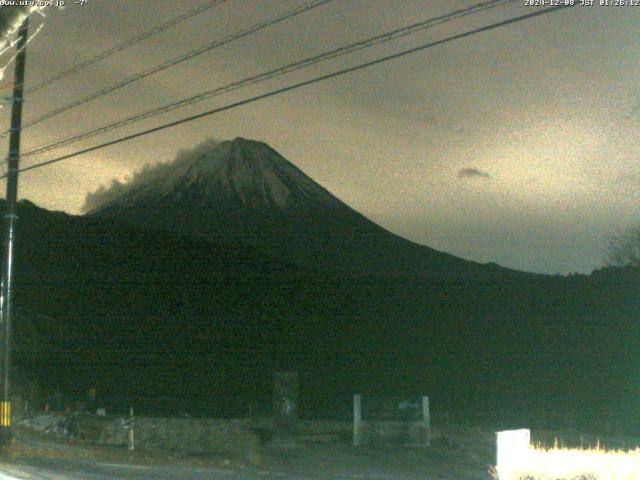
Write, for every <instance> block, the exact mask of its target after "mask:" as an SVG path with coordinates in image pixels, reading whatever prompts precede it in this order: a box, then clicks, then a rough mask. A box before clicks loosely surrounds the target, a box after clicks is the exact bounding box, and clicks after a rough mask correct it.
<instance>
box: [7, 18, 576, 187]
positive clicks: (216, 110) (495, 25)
mask: <svg viewBox="0 0 640 480" xmlns="http://www.w3.org/2000/svg"><path fill="white" fill-rule="evenodd" d="M570 6H571V5H559V6H557V7H549V8H545V9H541V10H536V11H535V12H532V13H528V14H525V15H520V16H518V17H512V18H509V19H507V20H502V21H500V22H496V23H492V24H490V25H486V26H484V27H479V28H475V29H473V30H469V31H466V32H464V33H459V34H456V35H452V36H449V37H446V38H444V39H441V40H436V41H434V42H429V43H426V44H422V45H420V46H417V47H413V48H410V49H408V50H403V51H401V52H398V53H394V54H391V55H387V56H385V57H381V58H378V59H376V60H372V61H369V62H365V63H361V64H359V65H356V66H353V67H349V68H346V69H343V70H338V71H336V72H332V73H329V74H326V75H321V76H319V77H315V78H312V79H310V80H305V81H303V82H299V83H295V84H293V85H289V86H287V87H283V88H279V89H276V90H272V91H270V92H267V93H263V94H261V95H256V96H254V97H251V98H247V99H245V100H240V101H238V102H234V103H230V104H228V105H225V106H223V107H218V108H214V109H213V110H208V111H206V112H202V113H199V114H197V115H192V116H189V117H185V118H182V119H180V120H176V121H174V122H170V123H166V124H164V125H160V126H158V127H154V128H150V129H148V130H143V131H141V132H137V133H134V134H131V135H127V136H124V137H121V138H118V139H115V140H111V141H109V142H105V143H102V144H99V145H95V146H93V147H89V148H85V149H83V150H78V151H76V152H73V153H69V154H67V155H63V156H60V157H57V158H53V159H51V160H47V161H44V162H40V163H37V164H35V165H31V166H29V167H24V168H21V169H20V172H26V171H29V170H35V169H37V168H41V167H44V166H47V165H51V164H53V163H58V162H61V161H63V160H67V159H69V158H73V157H77V156H79V155H83V154H85V153H89V152H94V151H96V150H101V149H103V148H106V147H110V146H112V145H116V144H119V143H123V142H126V141H129V140H133V139H135V138H138V137H142V136H145V135H149V134H151V133H155V132H159V131H161V130H166V129H168V128H171V127H175V126H177V125H181V124H183V123H188V122H192V121H194V120H198V119H200V118H204V117H208V116H211V115H214V114H216V113H220V112H224V111H227V110H231V109H233V108H237V107H241V106H243V105H247V104H249V103H253V102H256V101H258V100H264V99H266V98H269V97H273V96H275V95H280V94H282V93H285V92H289V91H292V90H297V89H298V88H302V87H306V86H308V85H313V84H315V83H319V82H322V81H324V80H328V79H331V78H335V77H339V76H342V75H346V74H348V73H351V72H355V71H357V70H362V69H364V68H367V67H371V66H373V65H378V64H380V63H383V62H387V61H389V60H394V59H397V58H401V57H404V56H406V55H410V54H412V53H416V52H419V51H422V50H426V49H428V48H432V47H436V46H438V45H442V44H445V43H449V42H452V41H454V40H459V39H461V38H466V37H470V36H472V35H476V34H478V33H482V32H486V31H489V30H494V29H496V28H499V27H504V26H507V25H511V24H513V23H516V22H520V21H523V20H528V19H530V18H534V17H539V16H541V15H545V14H547V13H551V12H555V11H559V10H562V9H565V8H568V7H570ZM4 177H6V175H3V176H1V177H0V178H4Z"/></svg>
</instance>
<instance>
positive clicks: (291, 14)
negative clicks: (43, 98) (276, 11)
mask: <svg viewBox="0 0 640 480" xmlns="http://www.w3.org/2000/svg"><path fill="white" fill-rule="evenodd" d="M331 1H332V0H314V1H313V2H311V3H309V4H306V5H302V6H300V7H298V8H295V9H293V10H290V11H287V12H285V13H283V14H281V15H278V16H276V17H272V18H270V19H268V20H267V21H265V22H262V23H258V24H254V25H252V26H251V27H249V28H246V29H244V30H240V31H238V32H236V33H232V34H231V35H228V36H226V37H224V38H223V39H221V40H216V41H214V42H211V43H208V44H206V45H204V46H202V47H199V48H197V49H195V50H192V51H190V52H187V53H185V54H183V55H180V56H178V57H176V58H174V59H171V60H169V61H167V62H164V63H162V64H160V65H156V66H155V67H152V68H150V69H148V70H145V71H143V72H140V73H137V74H135V75H133V76H131V77H128V78H126V79H124V80H121V81H119V82H117V83H115V84H113V85H110V86H108V87H106V88H103V89H101V90H98V91H97V92H94V93H92V94H90V95H88V96H86V97H83V98H81V99H79V100H76V101H74V102H71V103H69V104H67V105H64V106H62V107H60V108H57V109H55V110H52V111H50V112H47V113H45V114H44V115H42V116H40V117H37V118H36V119H34V120H31V121H30V122H28V123H27V124H26V125H23V127H22V129H23V130H24V129H25V128H29V127H32V126H33V125H37V124H38V123H40V122H43V121H44V120H47V119H49V118H51V117H54V116H56V115H59V114H60V113H63V112H66V111H68V110H71V109H73V108H75V107H78V106H80V105H83V104H85V103H87V102H90V101H91V100H95V99H96V98H99V97H102V96H103V95H106V94H108V93H111V92H114V91H116V90H118V89H120V88H123V87H125V86H127V85H129V84H131V83H134V82H137V81H138V80H142V79H143V78H146V77H149V76H151V75H153V74H155V73H158V72H161V71H162V70H165V69H167V68H170V67H173V66H175V65H178V64H180V63H182V62H185V61H187V60H190V59H192V58H194V57H197V56H198V55H201V54H203V53H206V52H209V51H211V50H213V49H215V48H217V47H221V46H223V45H226V44H228V43H231V42H233V41H235V40H238V39H240V38H243V37H246V36H248V35H251V34H253V33H256V32H258V31H260V30H263V29H265V28H267V27H269V26H271V25H275V24H277V23H280V22H283V21H285V20H287V19H289V18H292V17H295V16H297V15H301V14H303V13H305V12H308V11H310V10H312V9H314V8H317V7H320V6H321V5H324V4H326V3H329V2H331ZM8 134H9V130H7V131H5V132H2V133H0V138H1V137H4V136H6V135H8Z"/></svg>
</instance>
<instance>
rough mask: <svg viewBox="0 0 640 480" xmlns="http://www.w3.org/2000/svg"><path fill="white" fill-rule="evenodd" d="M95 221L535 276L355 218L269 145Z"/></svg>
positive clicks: (180, 174)
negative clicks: (428, 244) (465, 256)
mask: <svg viewBox="0 0 640 480" xmlns="http://www.w3.org/2000/svg"><path fill="white" fill-rule="evenodd" d="M192 152H193V155H191V156H185V157H183V158H179V159H178V160H176V161H175V162H174V163H173V164H172V165H170V166H167V167H166V168H163V172H164V173H163V175H162V176H158V177H156V178H154V179H151V180H147V181H145V182H142V183H141V184H138V185H135V186H133V187H132V188H131V189H130V190H129V191H128V192H126V193H125V194H124V195H122V196H120V197H116V198H115V199H113V200H111V201H110V202H107V203H106V204H105V205H103V206H101V207H99V208H96V209H93V210H91V211H90V212H88V213H87V215H88V216H99V217H113V218H117V219H120V220H126V221H129V222H131V223H134V224H137V225H141V226H143V227H146V228H153V229H159V230H170V231H179V232H183V233H185V234H187V235H192V236H197V237H202V238H207V239H209V240H215V241H230V240H234V241H240V242H242V243H247V244H249V245H252V246H254V247H256V248H259V249H261V250H262V251H263V252H265V253H266V254H268V255H270V256H275V257H284V258H286V259H287V260H288V261H292V262H293V263H295V264H299V265H301V266H304V267H308V268H316V269H320V270H323V269H324V270H330V271H341V272H361V273H373V274H388V275H392V276H398V275H400V276H403V275H408V276H419V277H430V278H435V277H438V278H461V277H465V276H495V275H498V276H499V275H507V276H511V275H518V276H521V275H535V274H529V273H526V272H517V271H515V270H510V269H507V268H505V267H501V266H498V265H496V264H480V263H476V262H473V261H470V260H465V259H461V258H459V257H456V256H454V255H451V254H449V253H445V252H440V251H437V250H434V249H432V248H429V247H426V246H423V245H419V244H417V243H415V242H411V241H410V240H407V239H404V238H402V237H400V236H399V235H396V234H394V233H392V232H390V231H388V230H386V229H385V228H383V227H381V226H380V225H377V224H376V223H374V222H372V221H371V220H369V219H367V218H366V217H365V216H364V215H362V214H361V213H359V212H357V211H356V210H354V209H353V208H351V207H350V206H348V205H347V204H345V203H344V202H342V201H341V200H340V199H338V198H336V197H335V196H333V195H332V194H331V193H330V192H329V191H328V190H327V189H326V188H324V187H322V186H321V185H319V184H318V183H317V182H315V181H314V180H313V179H311V178H310V177H308V176H307V175H306V174H305V173H304V172H303V171H302V170H301V169H299V168H298V167H296V166H295V165H294V164H292V163H291V162H289V161H288V160H286V159H285V158H284V157H282V156H281V155H280V154H279V153H278V152H277V151H276V150H274V149H273V148H271V147H270V146H269V145H267V144H266V143H264V142H257V141H253V140H247V139H244V138H241V137H237V138H235V139H234V140H231V141H223V142H219V143H216V144H213V143H212V144H209V145H204V146H203V147H200V148H199V149H198V148H197V149H194V150H193V151H192Z"/></svg>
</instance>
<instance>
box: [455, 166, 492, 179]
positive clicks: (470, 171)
mask: <svg viewBox="0 0 640 480" xmlns="http://www.w3.org/2000/svg"><path fill="white" fill-rule="evenodd" d="M458 178H471V179H473V178H491V175H489V174H488V173H487V172H485V171H483V170H480V169H478V168H471V167H465V168H461V169H460V170H458Z"/></svg>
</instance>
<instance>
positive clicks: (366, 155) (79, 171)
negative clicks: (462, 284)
mask: <svg viewBox="0 0 640 480" xmlns="http://www.w3.org/2000/svg"><path fill="white" fill-rule="evenodd" d="M201 3H203V1H202V0H181V1H179V2H176V1H173V0H136V1H133V2H132V1H125V0H89V2H88V3H87V4H86V5H84V6H79V5H76V4H74V1H72V0H68V1H67V7H66V8H64V9H63V10H49V11H47V18H46V19H45V22H46V24H45V26H44V28H43V29H42V30H41V31H40V33H39V34H38V36H37V37H35V38H34V39H33V41H32V42H31V43H30V45H29V50H28V60H27V83H28V85H33V84H35V83H38V82H40V81H42V80H45V79H47V78H49V77H51V76H53V75H55V74H56V73H57V72H60V71H61V70H64V69H66V68H68V67H70V66H71V65H73V64H74V63H77V62H79V61H82V60H83V59H86V58H89V57H90V56H92V55H94V54H96V53H98V52H100V51H103V50H105V49H108V48H110V47H113V46H114V45H117V44H118V43H120V42H122V41H124V40H126V39H128V38H130V37H133V36H135V35H136V34H137V33H140V32H141V31H144V30H148V29H150V28H152V27H153V26H155V25H157V24H159V23H162V22H163V21H166V20H167V19H169V18H171V17H173V16H177V15H179V14H180V13H181V12H183V11H186V10H188V9H190V8H193V7H195V6H197V5H199V4H201ZM303 3H305V2H303V1H301V0H277V1H276V0H229V1H227V2H225V3H224V4H222V5H221V6H217V7H215V8H213V9H211V10H209V11H207V12H206V13H204V14H201V15H199V16H198V17H196V18H193V19H190V20H188V21H186V22H184V23H182V24H180V25H179V26H177V27H174V28H172V29H169V30H168V31H166V32H164V33H162V34H160V35H157V36H154V37H153V38H150V39H147V40H145V41H143V42H140V43H138V44H137V45H136V46H134V47H132V48H129V49H127V50H125V51H122V52H120V53H118V54H115V55H113V56H111V57H109V58H108V59H106V60H104V61H102V62H100V63H97V64H96V65H94V66H91V67H89V68H86V69H84V70H83V71H82V73H81V74H77V75H74V76H72V77H69V78H66V79H65V80H63V81H61V82H58V83H54V84H52V85H51V86H49V87H47V88H45V89H42V90H40V91H39V92H36V93H34V94H33V95H31V96H28V97H27V98H26V103H25V107H24V119H25V122H28V121H29V119H33V118H35V117H37V116H39V115H42V114H43V113H46V112H48V111H49V110H51V109H53V108H57V107H59V106H62V105H64V104H66V103H68V102H71V101H73V100H74V99H77V98H79V97H81V96H84V95H87V94H90V93H92V92H94V91H95V90H97V89H99V88H101V87H105V86H108V85H110V84H112V83H114V82H116V81H118V80H119V79H122V78H125V77H127V76H130V75H132V74H135V73H137V72H139V71H142V70H144V69H147V68H150V67H152V66H154V65H156V64H159V63H162V62H163V61H165V60H168V59H170V58H173V57H175V56H176V55H179V54H180V53H184V52H186V51H188V50H191V49H193V48H195V47H198V46H200V45H204V44H205V43H207V42H210V41H212V40H214V39H216V38H222V37H224V36H226V35H228V34H230V33H233V32H235V31H237V30H240V29H242V28H246V27H248V26H250V25H252V24H254V23H256V22H259V21H261V20H262V19H266V18H267V17H270V16H273V15H275V14H278V13H280V12H284V11H286V10H288V9H291V8H292V7H293V6H296V5H301V4H303ZM474 3H476V2H473V1H469V0H333V1H332V2H330V3H329V4H327V5H324V6H322V7H319V8H317V9H315V10H313V11H311V12H309V13H306V14H304V15H302V16H298V17H296V18H294V19H291V20H288V21H285V22H283V23H281V24H280V25H278V26H275V27H271V28H268V29H266V30H263V31H262V32H260V33H258V34H255V35H251V36H249V37H247V38H244V39H242V40H239V41H237V42H234V43H232V44H230V45H227V46H224V47H222V48H219V49H216V50H214V51H212V52H209V53H207V54H204V55H202V56H200V57H198V58H196V59H194V60H191V61H189V62H187V63H183V64H181V65H180V66H177V67H173V68H170V69H168V70H165V71H164V72H162V73H160V74H157V75H154V76H151V77H149V78H147V79H145V80H143V81H140V82H136V83H134V84H132V85H129V86H127V87H125V88H123V89H121V90H119V91H118V92H114V93H113V94H110V95H106V96H104V97H102V98H100V99H99V100H97V101H93V102H91V103H90V104H87V105H85V106H83V107H81V108H78V109H74V110H71V111H69V112H66V113H64V114H61V115H59V116H56V117H55V118H53V119H51V120H49V121H46V122H43V123H41V124H40V125H38V126H34V127H33V128H30V129H26V130H25V131H24V133H23V152H25V151H28V150H31V149H33V148H35V147H38V146H40V145H42V144H45V143H48V142H51V141H54V140H56V139H59V138H63V137H66V136H69V135H72V134H76V133H79V132H82V131H85V130H86V129H89V128H91V127H96V126H100V125H104V124H106V123H109V122H112V121H115V120H118V119H121V118H123V117H126V116H129V115H132V114H135V113H138V112H141V111H144V110H147V109H149V108H152V107H155V106H160V105H163V104H165V103H169V102H171V101H176V100H179V99H181V98H183V97H186V96H189V95H192V94H194V93H198V92H200V91H204V90H207V89H210V88H214V87H216V86H220V85H224V84H226V83H229V82H232V81H234V80H238V79H241V78H244V77H246V76H249V75H252V74H256V73H261V72H262V71H264V70H266V69H269V68H273V67H277V66H279V65H283V64H285V63H287V62H291V61H294V60H298V59H302V58H305V57H307V56H310V55H313V54H317V53H321V52H323V51H325V50H328V49H330V48H335V47H338V46H341V45H344V44H347V43H349V42H352V41H356V40H360V39H363V38H366V37H368V36H371V35H374V34H378V33H381V32H384V31H387V30H390V29H392V28H397V27H400V26H403V25H407V24H410V23H413V22H416V21H418V20H422V19H427V18H429V17H433V16H436V15H438V14H443V13H446V12H449V11H451V10H454V9H456V8H460V7H464V6H469V5H472V4H474ZM524 3H525V0H518V1H516V2H515V3H514V4H513V5H511V6H504V7H499V8H496V9H494V10H491V11H488V12H484V13H481V14H478V15H474V16H472V17H469V18H466V19H461V20H458V21H455V22H452V23H449V24H447V25H443V26H439V27H435V28H433V29H430V30H427V31H425V32H422V33H419V34H416V35H413V36H410V37H407V38H404V39H402V40H399V41H395V42H391V43H388V44H385V45H383V46H378V47H376V48H372V49H369V50H367V51H365V52H360V53H358V54H354V55H351V56H347V57H345V58H342V59H339V60H335V61H331V62H328V63H325V64H321V65H317V66H314V67H312V68H310V69H308V70H305V71H302V72H298V73H296V74H292V75H289V76H285V77H282V78H280V79H278V80H275V81H271V82H267V83H265V84H262V85H259V86H254V87H251V88H246V89H243V90H239V91H237V92H235V93H233V94H228V95H225V96H220V97H216V98H214V99H212V100H208V101H206V102H203V103H200V104H197V105H193V106H190V107H188V108H185V109H181V110H177V111H173V112H171V113H169V114H166V115H163V116H160V117H157V118H155V119H150V120H147V121H145V122H142V123H140V124H137V125H135V126H129V127H127V128H124V129H122V130H119V131H115V132H111V133H109V134H107V135H104V136H101V137H99V138H94V139H92V140H87V141H85V142H81V143H79V144H76V145H73V146H70V147H67V148H65V149H62V150H57V151H55V152H53V153H52V154H48V155H44V156H42V157H38V158H35V157H31V158H24V159H23V166H26V165H28V164H30V163H33V162H35V161H36V160H45V159H47V158H52V157H53V156H54V155H60V154H62V153H67V152H72V151H74V150H76V149H78V148H81V147H86V146H90V145H93V144H95V143H97V142H101V141H105V140H108V139H111V138H116V137H118V136H121V135H122V134H126V133H132V132H135V131H138V130H140V129H142V128H144V127H150V126H154V125H158V124H160V123H164V122H167V121H170V120H174V119H177V118H180V117H182V116H186V115H189V114H194V113H198V112H200V111H203V110H207V109H211V108H214V107H216V106H220V105H224V104H226V103H229V102H230V101H233V100H238V99H241V98H246V97H248V96H251V95H254V94H257V93H260V92H264V91H267V90H270V89H272V88H274V87H277V86H283V85H286V84H289V83H292V82H294V81H300V80H302V79H305V78H310V77H311V76H315V75H318V74H320V73H324V72H329V71H332V70H334V69H339V68H341V67H344V66H349V65H353V64H356V63H360V62H362V61H364V60H368V59H373V58H376V57H379V56H382V55H384V54H388V53H391V52H395V51H399V50H402V49H406V48H408V47H411V46H416V45H418V44H421V43H426V42H428V41H432V40H436V39H439V38H442V37H444V36H447V35H451V34H453V33H458V32H462V31H464V30H467V29H471V28H475V27H478V26H481V25H485V24H488V23H492V22H494V21H497V20H501V19H505V18H508V17H512V16H516V15H519V14H523V13H527V12H532V11H534V10H535V9H536V8H540V7H527V6H525V4H524ZM596 3H598V0H596ZM39 23H40V20H39V19H38V18H37V17H33V21H32V27H34V28H32V31H33V30H34V29H35V26H37V25H38V24H39ZM639 27H640V7H599V6H594V7H574V8H571V9H565V10H563V11H558V12H554V13H552V14H549V15H544V16H541V17H538V18H535V19H532V20H528V21H525V22H519V23H516V24H514V25H511V26H508V27H505V28H501V29H498V30H493V31H490V32H486V33H481V34H478V35H474V36H472V37H469V38H466V39H463V40H458V41H455V42H452V43H449V44H446V45H443V46H439V47H436V48H432V49H429V50H426V51H424V52H421V53H416V54H413V55H410V56H407V57H404V58H402V59H399V60H394V61H391V62H387V63H385V64H382V65H378V66H374V67H371V68H369V69H367V70H363V71H359V72H356V73H353V74H350V75H347V76H343V77H340V78H336V79H333V80H329V81H327V82H323V83H321V84H317V85H314V86H311V87H307V88H304V89H300V90H297V91H294V92H289V93H286V94H284V95H280V96H277V97H272V98H269V99H267V100H263V101H261V102H256V103H252V104H250V105H247V106H244V107H241V108H237V109H234V110H231V111H228V112H225V113H222V114H219V115H214V116H211V117H208V118H205V119H202V120H199V121H197V122H194V123H189V124H185V125H182V126H179V127H176V128H173V129H172V130H167V131H164V132H163V133H160V134H155V135H152V136H148V137H144V138H141V139H138V140H135V141H131V142H128V143H124V144H121V145H118V146H115V147H110V148H107V149H104V150H101V151H99V152H95V153H92V154H88V155H84V156H80V157H77V158H74V159H72V160H69V161H66V162H63V163H60V164H57V165H55V166H51V167H48V168H42V169H39V170H34V171H32V172H28V173H24V174H23V175H22V176H21V179H20V196H21V197H22V198H28V199H30V200H32V201H33V202H35V203H36V204H38V205H40V206H42V207H45V208H49V209H56V210H64V211H67V212H70V213H80V211H81V208H82V205H83V203H84V199H85V196H86V194H87V193H88V192H91V191H94V190H96V189H97V188H98V187H100V186H101V185H106V184H108V183H110V181H111V180H112V179H113V178H118V179H120V180H123V179H125V178H126V176H127V175H129V174H131V173H132V172H134V171H136V170H139V169H140V168H142V166H143V165H145V164H146V163H150V162H157V161H160V162H166V161H170V160H172V159H173V158H174V156H175V155H176V153H177V151H178V150H180V149H187V148H190V147H192V146H193V145H195V144H197V143H199V142H200V141H202V140H204V139H206V138H207V137H213V138H216V139H231V138H234V137H236V136H242V137H246V138H251V139H256V140H262V141H265V142H267V143H268V144H270V145H271V146H272V147H273V148H275V149H276V150H278V151H279V152H280V153H281V154H282V155H283V156H284V157H285V158H287V159H288V160H290V161H291V162H293V163H294V164H295V165H296V166H298V167H299V168H301V169H302V170H303V171H305V172H306V173H307V174H308V175H309V176H311V177H312V178H313V179H315V180H316V181H318V182H319V183H320V184H322V185H323V186H324V187H326V188H327V189H328V190H329V191H331V192H332V193H334V194H335V195H336V196H338V197H339V198H340V199H342V200H343V201H344V202H346V203H347V204H349V205H350V206H352V207H354V208H355V209H357V210H359V211H360V212H362V213H363V214H365V215H366V216H368V217H369V218H371V219H372V220H374V221H376V222H377V223H379V224H381V225H382V226H384V227H386V228H387V229H389V230H391V231H393V232H395V233H398V234H400V235H402V236H404V237H406V238H409V239H411V240H414V241H416V242H418V243H421V244H424V245H428V246H430V247H433V248H436V249H439V250H443V251H447V252H450V253H453V254H455V255H458V256H461V257H464V258H467V259H471V260H476V261H480V262H489V261H495V262H497V263H499V264H501V265H505V266H508V267H512V268H517V269H522V270H528V271H535V272H547V273H564V272H572V271H579V272H589V271H591V270H592V269H593V268H596V267H598V266H600V265H601V262H602V253H601V248H602V247H603V246H604V244H605V235H606V234H607V233H608V232H611V231H613V230H615V229H617V228H621V227H624V226H626V225H630V224H633V223H636V222H640V216H639V215H638V208H639V207H640V196H639V193H640V191H639V188H638V187H639V184H640V164H639V162H638V158H637V157H638V152H639V147H640V135H639V133H640V132H639V128H638V122H639V120H640V94H639V93H638V92H639V91H640V48H639V47H640V36H639V35H638V34H639ZM2 58H3V60H4V61H6V60H7V59H8V58H7V56H6V55H5V56H3V57H2ZM11 70H12V69H11V68H9V69H7V76H6V78H5V79H4V80H3V81H2V82H1V83H0V86H2V87H4V88H5V89H4V90H2V91H0V95H9V94H10V92H11V91H10V89H8V88H7V87H8V85H9V80H10V78H11V77H12V75H13V74H12V71H11ZM9 113H10V108H9V107H5V108H3V109H1V110H0V124H1V125H5V127H3V128H2V130H4V129H5V128H8V126H9ZM0 147H1V148H4V149H5V150H6V139H5V141H3V142H1V143H0ZM3 188H4V187H3Z"/></svg>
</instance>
